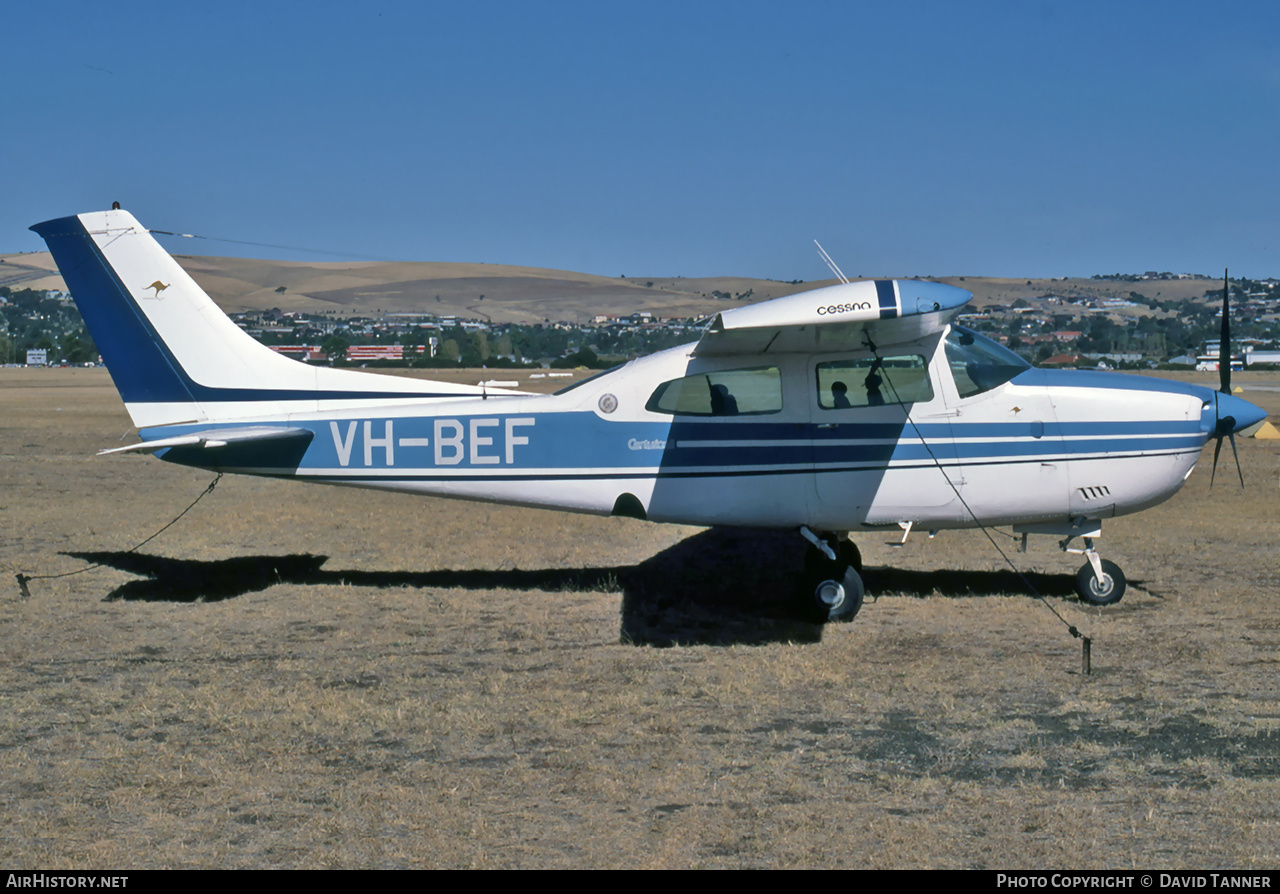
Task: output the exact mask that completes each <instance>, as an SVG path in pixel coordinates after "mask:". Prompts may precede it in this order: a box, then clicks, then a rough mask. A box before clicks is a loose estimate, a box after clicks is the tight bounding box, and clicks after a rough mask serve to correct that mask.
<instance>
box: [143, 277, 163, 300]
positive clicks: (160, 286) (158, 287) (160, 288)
mask: <svg viewBox="0 0 1280 894" xmlns="http://www.w3.org/2000/svg"><path fill="white" fill-rule="evenodd" d="M143 288H146V289H155V290H156V293H155V294H154V295H152V296H151V297H152V298H159V297H160V293H161V292H163V291H164V290H165V289H167V288H169V284H168V283H164V282H161V281H160V280H158V279H157V280H156V281H155V282H153V283H152V284H151V285H149V286H143Z"/></svg>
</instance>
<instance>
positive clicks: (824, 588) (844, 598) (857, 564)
mask: <svg viewBox="0 0 1280 894" xmlns="http://www.w3.org/2000/svg"><path fill="white" fill-rule="evenodd" d="M800 536H802V537H804V539H805V540H808V541H809V548H808V549H807V550H805V555H804V578H803V584H802V585H801V594H800V595H801V609H802V611H804V613H805V614H806V616H809V617H812V618H813V619H814V620H815V621H817V622H818V623H820V624H825V623H827V622H829V621H852V620H853V618H854V615H856V614H857V613H858V609H860V608H862V597H863V586H862V576H861V574H860V573H859V572H861V571H862V555H861V554H860V553H859V552H858V548H857V547H856V546H854V544H853V541H851V540H849V539H848V537H846V536H842V535H840V534H836V533H823V534H821V535H819V534H815V533H814V532H813V531H811V530H809V528H808V527H807V526H802V527H801V528H800Z"/></svg>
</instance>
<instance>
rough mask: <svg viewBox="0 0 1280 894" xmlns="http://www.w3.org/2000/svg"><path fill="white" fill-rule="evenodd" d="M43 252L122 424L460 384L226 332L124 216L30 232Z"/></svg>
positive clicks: (224, 416) (445, 392) (97, 215)
mask: <svg viewBox="0 0 1280 894" xmlns="http://www.w3.org/2000/svg"><path fill="white" fill-rule="evenodd" d="M31 229H32V230H34V231H35V232H36V233H38V234H39V235H40V236H41V237H42V238H43V239H44V241H45V242H46V243H47V244H48V246H49V251H50V252H51V253H52V254H53V259H54V261H56V262H57V264H58V270H59V271H60V272H61V273H62V278H63V279H64V280H65V281H66V283H67V288H68V289H70V291H71V295H72V297H73V298H74V299H75V302H76V306H77V307H78V308H79V309H80V315H81V316H82V317H83V318H84V321H85V324H86V325H87V326H88V327H89V332H90V334H91V335H92V336H93V340H94V342H95V343H96V344H97V346H98V351H99V352H100V353H101V354H102V359H103V360H104V361H105V362H106V364H107V369H108V370H109V371H110V372H111V378H112V380H113V381H114V382H115V385H116V388H117V389H118V390H119V391H120V396H121V397H122V398H124V402H125V406H126V407H127V408H128V410H129V415H130V416H131V417H132V418H133V421H134V424H135V425H137V426H139V427H147V426H155V425H170V424H177V423H182V422H210V421H212V422H218V421H234V420H240V419H250V418H262V417H267V416H281V415H286V414H289V413H296V412H307V411H315V410H319V409H321V408H324V409H333V408H338V407H344V406H351V405H353V402H359V403H361V404H364V403H365V402H368V401H375V402H403V401H404V400H406V399H409V398H415V397H423V398H427V397H434V398H440V397H466V396H470V395H475V394H479V393H480V389H479V388H476V387H474V386H468V385H451V384H447V383H443V382H427V381H423V380H413V379H404V378H400V377H397V376H375V375H370V374H367V373H358V372H353V371H349V370H338V369H329V368H326V367H309V366H306V365H305V364H301V363H298V362H297V361H295V360H291V359H289V358H287V357H282V356H281V355H279V354H277V353H275V352H274V351H272V350H271V349H270V348H267V347H265V346H263V345H261V344H259V343H258V342H257V341H255V340H254V339H253V338H252V337H251V336H250V335H248V334H247V333H246V332H244V331H243V330H241V329H240V327H238V326H237V325H236V324H235V323H233V322H232V321H231V320H230V319H229V318H228V317H227V316H226V315H225V314H224V313H223V312H222V311H221V310H219V308H218V306H217V305H216V304H214V303H213V300H212V299H211V298H210V297H209V296H208V295H206V294H205V292H204V290H203V289H201V288H200V286H198V285H197V284H196V282H195V280H193V279H192V278H191V277H190V276H189V275H187V272H186V271H185V270H183V269H182V268H181V267H180V266H178V263H177V262H176V261H175V260H174V259H173V258H171V257H170V256H169V254H168V253H167V252H165V250H164V249H163V248H161V247H160V245H159V243H157V242H156V241H155V239H154V238H153V237H152V236H151V234H150V233H149V232H147V230H146V229H144V228H143V227H142V225H141V224H139V223H138V221H137V220H135V219H134V217H133V215H131V214H129V212H127V211H119V210H117V211H98V212H93V213H89V214H80V215H76V216H75V217H63V218H58V219H57V220H49V221H45V222H44V223H40V224H36V225H35V226H33V227H32V228H31Z"/></svg>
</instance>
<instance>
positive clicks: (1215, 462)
mask: <svg viewBox="0 0 1280 894" xmlns="http://www.w3.org/2000/svg"><path fill="white" fill-rule="evenodd" d="M1221 452H1222V435H1218V443H1217V444H1216V445H1215V446H1214V448H1213V472H1212V473H1211V474H1210V475H1209V490H1213V481H1214V479H1215V478H1217V477H1218V454H1219V453H1221Z"/></svg>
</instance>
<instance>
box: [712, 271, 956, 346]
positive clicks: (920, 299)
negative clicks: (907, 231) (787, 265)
mask: <svg viewBox="0 0 1280 894" xmlns="http://www.w3.org/2000/svg"><path fill="white" fill-rule="evenodd" d="M972 297H973V295H972V294H971V293H969V292H967V291H965V290H964V289H958V288H956V287H955V286H948V285H946V284H944V283H936V282H926V281H922V280H914V279H910V280H896V279H877V280H863V281H860V282H851V283H841V284H840V285H835V286H829V287H828V288H825V289H814V290H813V291H811V292H799V293H797V294H795V295H788V296H787V297H785V298H775V299H773V300H772V301H764V302H761V303H760V304H753V305H750V306H748V307H740V308H734V309H733V310H726V311H723V312H722V313H719V314H717V315H716V317H715V319H714V320H712V321H711V325H710V326H708V327H707V330H706V332H704V333H703V335H702V339H701V340H700V341H699V342H698V347H697V348H696V349H695V350H694V354H695V356H720V355H729V354H763V353H774V354H776V353H799V352H803V353H820V352H826V351H848V350H856V349H858V348H865V347H867V346H868V344H869V343H870V344H874V345H876V346H880V345H892V344H901V343H902V342H906V341H912V340H914V339H917V338H921V337H923V336H926V335H929V334H931V333H934V332H941V331H942V329H943V328H944V327H945V326H946V325H947V323H948V322H950V320H951V318H952V317H954V316H955V315H956V314H957V313H959V312H960V309H961V308H962V307H964V305H965V304H967V303H968V302H969V300H970V299H971V298H972Z"/></svg>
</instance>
